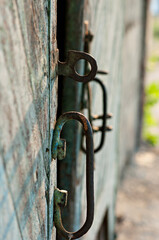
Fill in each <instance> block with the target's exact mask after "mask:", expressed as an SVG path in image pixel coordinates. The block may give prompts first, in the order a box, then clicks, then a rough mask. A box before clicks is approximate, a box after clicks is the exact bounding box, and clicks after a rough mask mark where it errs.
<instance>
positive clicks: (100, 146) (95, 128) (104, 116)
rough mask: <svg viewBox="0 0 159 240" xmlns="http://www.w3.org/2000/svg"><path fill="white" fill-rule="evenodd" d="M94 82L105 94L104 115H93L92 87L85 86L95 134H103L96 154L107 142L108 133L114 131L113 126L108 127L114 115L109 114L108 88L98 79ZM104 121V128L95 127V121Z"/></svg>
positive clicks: (95, 150)
mask: <svg viewBox="0 0 159 240" xmlns="http://www.w3.org/2000/svg"><path fill="white" fill-rule="evenodd" d="M92 81H94V82H96V83H98V84H99V85H100V86H101V88H102V92H103V101H102V102H103V114H102V115H92V112H91V90H90V86H89V84H87V85H86V86H85V88H86V89H87V96H88V102H87V106H86V107H87V108H88V114H89V120H90V123H91V126H92V129H93V132H94V133H96V132H101V140H100V143H99V145H98V147H97V148H95V149H94V152H95V153H96V152H98V151H99V150H100V149H101V148H102V146H103V144H104V141H105V137H106V131H111V130H112V126H107V119H110V118H112V114H111V113H107V90H106V87H105V86H104V84H103V83H102V81H101V80H100V79H98V78H94V79H93V80H92ZM99 119H101V120H102V126H100V127H97V126H94V125H93V121H95V120H99ZM82 150H83V151H84V152H85V151H86V150H85V148H84V146H83V141H82Z"/></svg>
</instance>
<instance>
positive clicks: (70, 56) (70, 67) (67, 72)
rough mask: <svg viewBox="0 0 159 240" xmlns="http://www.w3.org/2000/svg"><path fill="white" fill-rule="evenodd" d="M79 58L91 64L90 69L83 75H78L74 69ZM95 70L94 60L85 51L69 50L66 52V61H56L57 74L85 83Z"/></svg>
mask: <svg viewBox="0 0 159 240" xmlns="http://www.w3.org/2000/svg"><path fill="white" fill-rule="evenodd" d="M81 59H84V60H85V61H86V62H87V63H89V64H90V66H91V70H90V71H89V72H88V73H87V74H86V75H84V76H81V75H79V74H78V73H77V71H76V69H75V67H76V64H77V62H78V61H79V60H81ZM96 72H97V63H96V60H95V59H94V58H93V57H92V56H91V55H90V54H88V53H85V52H80V51H75V50H70V51H68V53H67V58H66V62H60V61H58V71H57V73H58V75H62V76H65V77H70V78H72V79H74V80H75V81H77V82H83V83H87V82H89V81H91V80H92V79H93V78H94V77H95V75H96Z"/></svg>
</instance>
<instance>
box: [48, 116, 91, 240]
mask: <svg viewBox="0 0 159 240" xmlns="http://www.w3.org/2000/svg"><path fill="white" fill-rule="evenodd" d="M72 119H74V120H77V121H79V122H80V123H81V124H82V125H83V128H84V132H85V135H86V179H87V180H86V193H87V217H86V221H85V223H84V224H83V226H82V227H81V228H80V229H79V230H78V231H76V232H68V231H66V229H65V228H64V226H63V224H62V217H61V207H62V206H63V207H64V206H66V203H67V191H65V190H59V189H57V188H56V189H55V190H54V214H53V216H54V223H55V226H56V228H57V230H58V231H59V233H60V234H61V235H62V236H63V237H65V238H66V239H76V238H80V237H82V236H83V235H84V234H85V233H86V232H87V231H88V230H89V229H90V227H91V226H92V223H93V218H94V173H93V172H94V151H93V149H94V148H93V132H92V128H91V125H90V123H89V121H88V120H87V118H86V117H85V116H84V115H83V114H82V113H78V112H66V113H64V114H62V115H61V116H60V117H59V119H58V121H57V123H56V126H55V130H54V135H53V142H52V157H53V158H54V159H56V158H57V157H59V156H60V159H62V158H63V157H64V155H65V154H64V151H63V150H62V154H61V149H63V146H64V145H65V144H63V143H64V140H62V141H61V139H60V133H61V130H62V128H63V126H64V124H65V123H66V122H67V121H69V120H72ZM59 146H60V150H59Z"/></svg>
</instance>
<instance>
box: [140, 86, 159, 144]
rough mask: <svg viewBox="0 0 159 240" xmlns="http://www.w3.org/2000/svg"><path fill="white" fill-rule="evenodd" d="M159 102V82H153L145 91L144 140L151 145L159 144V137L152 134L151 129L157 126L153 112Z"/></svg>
mask: <svg viewBox="0 0 159 240" xmlns="http://www.w3.org/2000/svg"><path fill="white" fill-rule="evenodd" d="M158 102H159V82H153V83H151V84H150V85H148V86H147V87H146V90H145V105H144V125H143V138H144V140H145V141H147V142H149V143H150V144H151V145H153V146H154V145H157V144H159V136H158V135H154V134H152V133H150V130H149V128H150V127H153V126H156V125H157V121H156V120H155V118H154V117H153V116H152V113H151V110H152V107H153V106H155V104H157V103H158Z"/></svg>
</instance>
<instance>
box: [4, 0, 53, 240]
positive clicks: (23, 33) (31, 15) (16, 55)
mask: <svg viewBox="0 0 159 240" xmlns="http://www.w3.org/2000/svg"><path fill="white" fill-rule="evenodd" d="M55 4H56V2H53V4H52V9H54V10H53V11H54V16H52V21H53V22H54V21H55V20H56V9H55ZM49 26H50V27H51V26H52V23H51V24H50V6H49V1H47V0H40V1H39V0H38V1H37V0H36V1H33V0H30V1H21V0H14V1H10V0H9V1H7V0H3V1H2V3H1V9H0V56H1V58H0V61H1V64H0V76H1V77H0V99H1V104H0V114H1V118H0V152H1V158H0V164H1V166H0V170H1V171H2V180H3V182H4V186H3V188H1V189H0V203H1V204H0V213H1V218H2V221H1V224H0V233H1V234H0V237H1V239H8V240H10V239H13V240H14V239H15V240H17V239H25V240H26V239H29V240H30V239H33V240H35V239H48V236H49V235H48V233H49V231H48V223H49V217H48V213H49V210H48V209H49V182H50V177H49V174H50V162H51V158H50V138H51V127H53V124H54V122H55V118H56V95H54V96H52V99H51V98H50V95H51V93H52V92H53V93H54V92H56V84H55V80H56V74H55V73H54V79H53V80H52V81H51V73H52V72H54V69H55V62H54V59H53V61H52V65H51V63H50V28H49ZM52 35H54V45H53V47H52V50H51V51H52V52H53V53H54V54H55V55H56V54H57V53H56V51H55V50H56V49H55V48H56V25H55V24H54V28H53V30H52ZM50 67H51V73H50ZM50 85H51V89H52V91H50ZM50 99H51V100H50ZM50 102H52V105H51V106H52V107H53V108H54V110H53V111H52V114H54V115H53V117H52V119H51V123H50V115H51V111H50ZM55 169H56V163H54V165H53V166H52V171H53V173H54V172H55ZM52 179H54V181H53V183H52V188H53V187H54V182H55V179H56V176H55V175H52ZM2 180H1V181H2ZM5 199H6V200H5ZM7 202H8V208H7V207H6V203H7ZM2 223H5V224H2ZM52 239H53V238H52Z"/></svg>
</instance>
